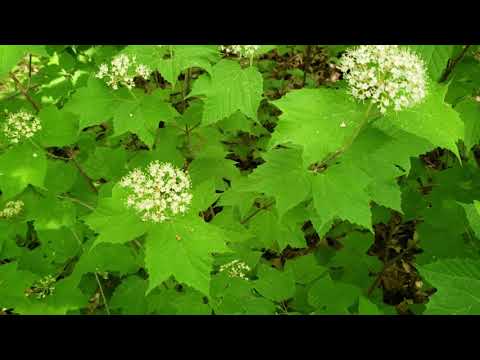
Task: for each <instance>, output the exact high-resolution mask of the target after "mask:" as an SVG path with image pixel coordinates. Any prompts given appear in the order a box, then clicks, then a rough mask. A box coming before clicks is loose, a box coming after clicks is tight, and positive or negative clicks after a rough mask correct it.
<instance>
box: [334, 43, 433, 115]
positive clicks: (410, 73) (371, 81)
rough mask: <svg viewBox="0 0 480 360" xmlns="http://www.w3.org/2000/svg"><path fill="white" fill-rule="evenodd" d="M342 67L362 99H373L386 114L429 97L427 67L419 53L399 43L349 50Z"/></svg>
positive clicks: (347, 78)
mask: <svg viewBox="0 0 480 360" xmlns="http://www.w3.org/2000/svg"><path fill="white" fill-rule="evenodd" d="M338 68H339V69H340V70H341V71H342V72H343V73H344V78H345V79H346V81H347V82H348V85H349V86H350V93H351V95H352V96H353V97H355V98H356V99H359V100H370V101H372V102H373V103H374V104H376V105H377V106H378V108H379V110H380V112H381V113H382V114H384V113H386V112H387V110H389V109H393V110H394V111H400V110H402V109H406V108H410V107H412V106H414V105H416V104H418V103H420V102H421V101H422V100H423V99H424V98H425V96H426V91H427V89H426V88H427V83H426V81H427V80H426V78H427V76H426V70H425V64H424V62H423V60H422V59H421V58H420V57H419V56H417V55H416V54H415V53H413V52H411V51H409V50H408V49H405V48H400V47H399V46H397V45H362V46H359V47H357V48H355V49H353V50H350V51H347V52H346V53H345V55H344V56H343V57H342V58H341V59H340V64H339V66H338Z"/></svg>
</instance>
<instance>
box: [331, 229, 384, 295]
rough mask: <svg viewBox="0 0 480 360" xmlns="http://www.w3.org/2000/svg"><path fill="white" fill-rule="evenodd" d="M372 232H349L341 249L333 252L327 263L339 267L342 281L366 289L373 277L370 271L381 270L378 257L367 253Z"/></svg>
mask: <svg viewBox="0 0 480 360" xmlns="http://www.w3.org/2000/svg"><path fill="white" fill-rule="evenodd" d="M373 243H374V239H373V234H371V233H367V234H361V233H357V232H354V233H350V234H348V235H347V236H346V237H345V239H343V241H342V244H343V245H344V246H343V248H342V249H340V250H339V251H337V252H336V253H335V256H334V257H333V258H332V260H331V261H330V263H329V265H330V266H333V267H336V268H341V280H342V282H345V283H349V284H352V285H355V286H358V287H359V288H362V289H367V288H368V287H369V286H370V285H371V283H372V282H373V281H374V278H372V277H371V276H370V274H371V273H377V272H380V271H381V270H382V263H381V262H380V261H379V260H378V258H376V257H373V256H369V255H367V251H368V250H369V249H370V247H371V246H372V245H373Z"/></svg>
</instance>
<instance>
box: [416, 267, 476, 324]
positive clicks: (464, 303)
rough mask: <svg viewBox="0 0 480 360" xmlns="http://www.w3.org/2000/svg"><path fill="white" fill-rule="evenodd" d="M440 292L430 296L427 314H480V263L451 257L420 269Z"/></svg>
mask: <svg viewBox="0 0 480 360" xmlns="http://www.w3.org/2000/svg"><path fill="white" fill-rule="evenodd" d="M418 270H419V271H420V274H421V275H422V277H424V278H425V279H426V280H427V281H428V282H429V283H431V284H432V285H433V286H434V287H435V288H436V289H437V292H436V293H435V294H433V295H432V296H431V298H430V299H429V301H428V304H427V310H426V312H425V314H430V315H478V314H479V313H480V262H479V261H478V260H470V259H448V260H442V261H437V262H434V263H431V264H427V265H423V266H420V267H419V268H418Z"/></svg>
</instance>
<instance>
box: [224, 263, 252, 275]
mask: <svg viewBox="0 0 480 360" xmlns="http://www.w3.org/2000/svg"><path fill="white" fill-rule="evenodd" d="M250 270H251V268H250V266H248V265H247V264H245V263H244V262H243V261H240V260H233V261H231V262H229V263H227V264H224V265H222V266H220V272H224V271H226V272H227V274H228V276H230V277H232V278H234V277H236V278H240V279H244V280H248V279H247V273H248V272H249V271H250Z"/></svg>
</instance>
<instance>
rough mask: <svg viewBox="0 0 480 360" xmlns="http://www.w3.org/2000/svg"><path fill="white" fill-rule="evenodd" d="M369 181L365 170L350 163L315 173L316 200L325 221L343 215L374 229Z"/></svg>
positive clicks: (317, 209) (313, 186) (341, 217)
mask: <svg viewBox="0 0 480 360" xmlns="http://www.w3.org/2000/svg"><path fill="white" fill-rule="evenodd" d="M369 182H370V177H369V176H368V175H367V174H365V172H363V171H362V170H361V169H359V168H357V167H355V166H353V165H351V164H348V163H347V164H340V165H336V166H333V167H330V168H328V169H327V170H326V171H324V172H323V173H320V174H317V175H315V176H312V193H313V202H314V205H315V209H316V211H317V213H318V216H319V217H320V220H321V221H322V224H325V223H328V222H329V221H331V220H334V219H336V218H340V219H342V220H348V221H350V222H351V223H354V224H358V225H361V226H363V227H365V228H367V229H371V228H372V219H371V212H370V205H369V203H370V195H369V194H368V193H367V192H366V189H367V186H368V185H369ZM320 227H321V226H320Z"/></svg>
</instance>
